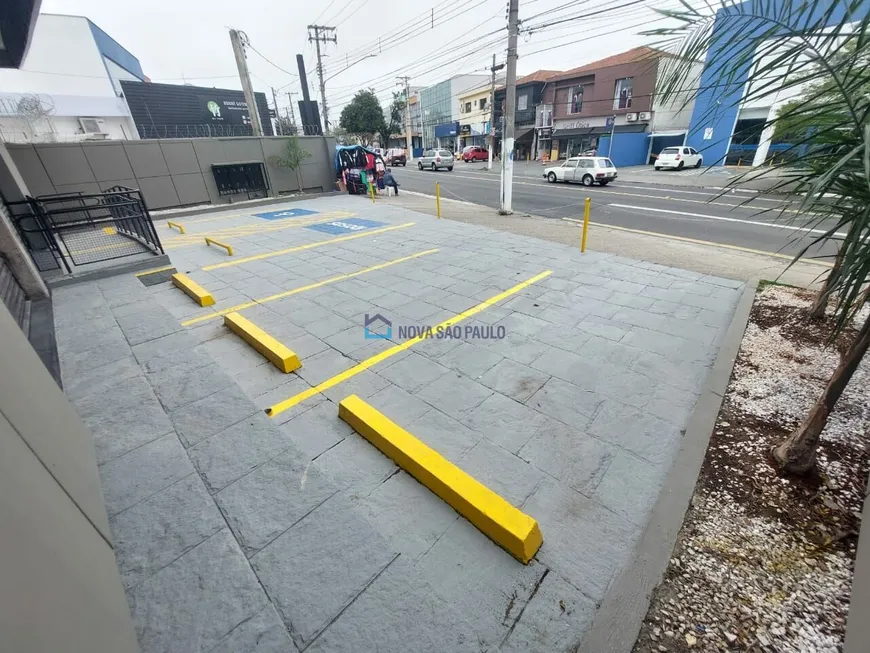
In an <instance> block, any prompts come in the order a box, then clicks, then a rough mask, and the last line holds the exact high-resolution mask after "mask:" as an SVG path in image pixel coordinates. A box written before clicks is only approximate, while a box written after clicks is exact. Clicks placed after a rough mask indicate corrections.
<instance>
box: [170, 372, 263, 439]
mask: <svg viewBox="0 0 870 653" xmlns="http://www.w3.org/2000/svg"><path fill="white" fill-rule="evenodd" d="M261 411H262V409H261V408H258V407H257V406H256V405H255V404H254V402H252V401H251V400H250V398H249V397H248V396H247V395H246V394H245V393H244V392H243V391H242V389H241V388H240V387H239V386H238V385H236V384H235V383H234V384H232V385H230V386H229V387H227V388H224V389H223V390H219V391H218V392H215V393H214V394H212V395H209V396H207V397H203V398H202V399H200V400H199V401H194V402H193V403H190V404H187V405H186V406H182V407H181V408H177V409H176V410H174V411H171V412H170V413H169V418H170V419H171V420H172V425H173V426H174V427H175V431H176V433H178V437H179V438H180V439H181V442H182V444H184V446H185V447H191V446H193V445H195V444H196V443H198V442H200V441H202V440H205V439H206V438H209V437H211V436H212V435H214V434H216V433H220V432H221V431H223V430H224V429H225V428H228V427H230V426H232V425H233V424H237V423H238V422H240V421H241V420H243V419H245V418H247V417H251V416H253V415H254V414H259V413H260V412H261Z"/></svg>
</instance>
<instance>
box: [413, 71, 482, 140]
mask: <svg viewBox="0 0 870 653" xmlns="http://www.w3.org/2000/svg"><path fill="white" fill-rule="evenodd" d="M488 80H489V77H488V76H487V75H456V76H454V77H451V78H450V79H445V80H444V81H443V82H439V83H437V84H433V85H432V86H429V87H427V88H424V89H422V90H421V91H420V105H421V106H420V111H421V117H422V120H423V147H424V148H430V147H443V148H448V149H451V150H454V151H455V150H458V149H459V148H460V140H459V127H460V125H459V121H460V117H461V114H460V111H459V96H460V95H461V94H462V93H463V92H465V91H467V90H469V89H471V88H475V87H477V88H480V87H483V86H484V85H485V84H486V83H487V81H488Z"/></svg>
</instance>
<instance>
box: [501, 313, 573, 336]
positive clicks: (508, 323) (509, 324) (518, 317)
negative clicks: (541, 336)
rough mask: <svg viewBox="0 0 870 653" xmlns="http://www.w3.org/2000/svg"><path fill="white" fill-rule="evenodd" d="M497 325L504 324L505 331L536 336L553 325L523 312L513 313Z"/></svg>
mask: <svg viewBox="0 0 870 653" xmlns="http://www.w3.org/2000/svg"><path fill="white" fill-rule="evenodd" d="M578 321H579V318H578ZM497 326H503V327H504V328H505V332H506V333H508V334H516V335H521V336H528V337H532V338H534V337H535V336H536V335H537V334H538V333H540V332H541V331H543V330H545V329H547V328H549V327H551V326H552V324H551V323H550V322H548V321H547V320H543V319H541V318H537V317H533V316H531V315H525V314H523V313H512V314H511V315H509V316H507V317H506V318H504V319H503V320H501V321H500V322H499V323H498V324H497Z"/></svg>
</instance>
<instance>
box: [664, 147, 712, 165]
mask: <svg viewBox="0 0 870 653" xmlns="http://www.w3.org/2000/svg"><path fill="white" fill-rule="evenodd" d="M702 165H704V157H703V156H702V155H701V153H700V152H698V150H696V149H695V148H694V147H686V146H685V145H683V146H681V147H666V148H665V149H663V150H662V151H661V152H660V153H659V156H658V158H657V159H656V162H655V169H656V170H661V169H662V168H675V169H677V170H682V169H683V168H689V167H694V168H700V167H701V166H702Z"/></svg>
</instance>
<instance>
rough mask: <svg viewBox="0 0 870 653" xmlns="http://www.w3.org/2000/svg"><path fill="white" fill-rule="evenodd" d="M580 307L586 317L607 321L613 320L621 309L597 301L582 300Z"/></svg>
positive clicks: (614, 305)
mask: <svg viewBox="0 0 870 653" xmlns="http://www.w3.org/2000/svg"><path fill="white" fill-rule="evenodd" d="M581 306H582V308H583V310H584V311H585V313H586V314H587V315H595V316H596V317H603V318H607V319H611V318H613V315H614V314H615V313H616V312H617V311H618V310H619V309H620V308H622V307H620V306H617V305H616V304H610V303H608V302H603V301H599V300H597V299H591V298H583V300H582V303H581Z"/></svg>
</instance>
